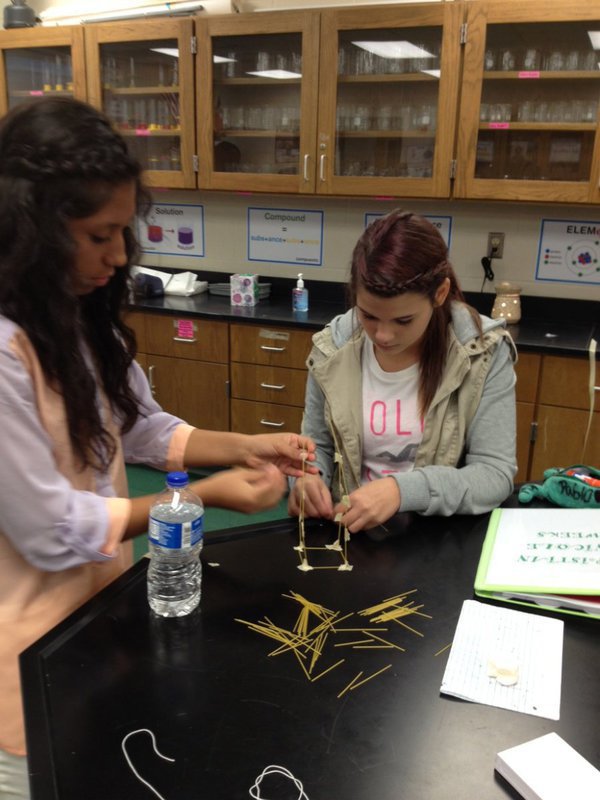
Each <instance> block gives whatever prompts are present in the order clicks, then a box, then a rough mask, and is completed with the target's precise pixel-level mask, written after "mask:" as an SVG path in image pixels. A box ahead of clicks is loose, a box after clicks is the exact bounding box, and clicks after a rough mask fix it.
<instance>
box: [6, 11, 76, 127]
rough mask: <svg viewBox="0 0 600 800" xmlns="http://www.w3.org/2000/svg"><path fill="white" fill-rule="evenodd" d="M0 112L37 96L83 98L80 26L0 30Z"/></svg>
mask: <svg viewBox="0 0 600 800" xmlns="http://www.w3.org/2000/svg"><path fill="white" fill-rule="evenodd" d="M0 54H1V58H0V115H2V114H6V112H7V111H9V110H10V109H11V108H14V107H15V106H17V105H19V104H20V103H23V102H26V101H29V100H34V99H36V98H40V97H56V96H63V97H77V98H79V99H80V100H85V99H86V82H85V58H84V45H83V28H82V27H81V26H80V25H73V26H65V27H60V28H18V29H16V30H8V31H0Z"/></svg>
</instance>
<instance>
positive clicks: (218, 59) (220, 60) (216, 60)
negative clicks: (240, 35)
mask: <svg viewBox="0 0 600 800" xmlns="http://www.w3.org/2000/svg"><path fill="white" fill-rule="evenodd" d="M235 61H237V58H227V57H226V56H213V64H233V63H234V62H235Z"/></svg>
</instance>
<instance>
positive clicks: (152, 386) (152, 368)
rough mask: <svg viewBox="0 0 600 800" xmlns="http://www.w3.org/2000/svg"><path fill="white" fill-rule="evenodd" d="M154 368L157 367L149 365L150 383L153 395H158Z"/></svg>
mask: <svg viewBox="0 0 600 800" xmlns="http://www.w3.org/2000/svg"><path fill="white" fill-rule="evenodd" d="M154 369H155V367H154V366H153V365H150V366H149V367H148V384H149V386H150V393H151V394H152V397H154V396H155V395H156V386H155V385H154Z"/></svg>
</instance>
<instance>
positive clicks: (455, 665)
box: [440, 600, 564, 720]
mask: <svg viewBox="0 0 600 800" xmlns="http://www.w3.org/2000/svg"><path fill="white" fill-rule="evenodd" d="M563 630H564V624H563V621H562V620H559V619H552V618H550V617H544V616H540V615H537V614H528V613H526V612H523V611H515V610H513V609H510V608H498V607H496V606H491V605H487V604H486V603H478V602H477V601H476V600H465V601H464V603H463V607H462V610H461V613H460V617H459V620H458V624H457V626H456V632H455V634H454V640H453V642H452V649H451V650H450V656H449V658H448V663H447V664H446V670H445V672H444V677H443V679H442V686H441V688H440V691H441V692H442V694H449V695H452V696H453V697H459V698H461V699H462V700H470V701H472V702H475V703H483V704H485V705H489V706H496V707H498V708H506V709H509V710H510V711H520V712H522V713H524V714H532V715H534V716H537V717H546V718H547V719H554V720H557V719H559V717H560V692H561V678H562V648H563ZM502 659H506V660H507V661H510V662H511V663H514V664H516V665H517V667H518V679H517V682H516V683H515V684H514V685H512V686H504V685H502V684H501V683H500V682H499V681H498V680H497V679H496V678H494V677H491V676H490V675H489V674H488V669H489V663H490V661H498V660H502Z"/></svg>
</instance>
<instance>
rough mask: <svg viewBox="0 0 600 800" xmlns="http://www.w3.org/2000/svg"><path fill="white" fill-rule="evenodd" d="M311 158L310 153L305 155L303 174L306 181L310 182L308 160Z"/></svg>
mask: <svg viewBox="0 0 600 800" xmlns="http://www.w3.org/2000/svg"><path fill="white" fill-rule="evenodd" d="M309 158H310V156H309V155H308V153H305V154H304V169H303V172H302V177H303V178H304V180H305V181H307V180H308V159H309Z"/></svg>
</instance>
